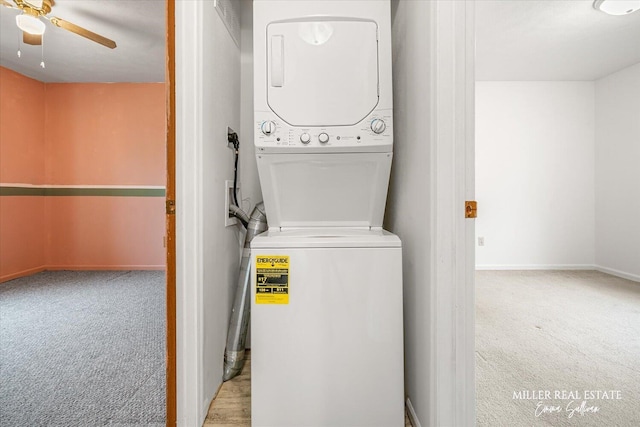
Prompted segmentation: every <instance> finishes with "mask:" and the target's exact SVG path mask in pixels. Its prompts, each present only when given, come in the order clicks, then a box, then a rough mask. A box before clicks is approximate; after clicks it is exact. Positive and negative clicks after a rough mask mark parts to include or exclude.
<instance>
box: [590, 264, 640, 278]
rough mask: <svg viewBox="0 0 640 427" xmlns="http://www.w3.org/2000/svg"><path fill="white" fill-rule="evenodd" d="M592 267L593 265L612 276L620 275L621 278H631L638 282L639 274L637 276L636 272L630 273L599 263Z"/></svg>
mask: <svg viewBox="0 0 640 427" xmlns="http://www.w3.org/2000/svg"><path fill="white" fill-rule="evenodd" d="M594 267H595V269H596V270H598V271H599V272H601V273H606V274H610V275H612V276H617V277H621V278H623V279H627V280H633V281H634V282H640V276H638V275H637V274H631V273H627V272H625V271H620V270H615V269H613V268H608V267H603V266H601V265H596V266H594Z"/></svg>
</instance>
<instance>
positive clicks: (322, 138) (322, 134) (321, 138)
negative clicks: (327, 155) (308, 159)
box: [318, 132, 329, 144]
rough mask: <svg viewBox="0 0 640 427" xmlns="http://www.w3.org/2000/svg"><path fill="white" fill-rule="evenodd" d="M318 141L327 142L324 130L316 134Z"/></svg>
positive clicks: (327, 138)
mask: <svg viewBox="0 0 640 427" xmlns="http://www.w3.org/2000/svg"><path fill="white" fill-rule="evenodd" d="M318 141H320V142H321V143H322V144H326V143H327V142H329V135H327V134H326V133H325V132H322V133H321V134H320V135H318Z"/></svg>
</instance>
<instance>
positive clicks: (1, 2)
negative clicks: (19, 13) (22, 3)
mask: <svg viewBox="0 0 640 427" xmlns="http://www.w3.org/2000/svg"><path fill="white" fill-rule="evenodd" d="M0 4H1V5H3V6H4V7H8V8H10V9H17V7H15V6H14V5H12V4H11V3H9V2H8V1H6V0H0Z"/></svg>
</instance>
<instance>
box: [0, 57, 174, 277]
mask: <svg viewBox="0 0 640 427" xmlns="http://www.w3.org/2000/svg"><path fill="white" fill-rule="evenodd" d="M0 87H1V88H2V96H1V98H2V116H1V117H2V134H1V136H2V139H1V140H0V149H1V151H0V153H1V154H2V156H1V166H2V167H1V169H2V179H1V180H0V181H1V182H2V183H4V184H6V183H32V184H47V185H52V186H56V185H75V186H92V185H121V186H122V185H126V186H164V184H165V128H166V127H165V85H164V83H144V84H139V83H47V84H43V83H40V82H36V81H34V80H31V79H28V78H26V77H24V76H21V75H19V74H17V73H14V72H13V71H10V70H7V69H4V68H1V67H0ZM25 87H27V88H28V90H27V89H25ZM9 88H11V89H9ZM38 88H39V90H36V89H38ZM5 94H6V95H5ZM27 95H29V96H28V97H27ZM33 104H36V105H37V106H38V110H37V112H36V111H35V109H34V108H33V107H32V105H33ZM16 110H17V111H26V110H28V111H29V112H30V114H31V115H32V120H31V123H28V122H27V123H25V121H26V119H25V116H24V115H22V116H18V119H16V118H15V114H13V115H12V116H11V117H12V118H11V125H10V126H5V122H7V119H5V118H8V117H9V115H8V113H7V114H5V111H16ZM34 123H35V124H36V126H34ZM25 128H27V129H28V130H29V135H30V136H29V141H28V143H27V142H25V139H26V136H25V133H24V129H25ZM29 153H31V154H29ZM0 203H1V204H2V206H1V210H0V225H1V226H2V229H1V230H0V231H1V233H2V235H1V236H0V241H1V242H0V243H1V245H0V249H1V250H2V253H0V281H3V280H7V279H8V278H11V277H14V276H16V275H21V272H27V273H28V272H30V271H32V270H33V269H36V270H37V269H38V268H39V269H61V268H64V269H94V268H96V269H100V268H104V269H136V268H164V247H163V244H162V239H163V236H164V198H162V197H116V196H1V197H0ZM37 212H40V213H39V215H40V216H37V215H36V213H37ZM20 230H22V231H20ZM26 237H28V238H29V239H32V240H29V241H28V243H26V242H25V238H26ZM27 254H30V255H31V256H29V257H27ZM14 258H15V259H14ZM27 258H28V259H27ZM18 261H19V262H18Z"/></svg>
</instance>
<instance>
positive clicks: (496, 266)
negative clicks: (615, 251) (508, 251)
mask: <svg viewBox="0 0 640 427" xmlns="http://www.w3.org/2000/svg"><path fill="white" fill-rule="evenodd" d="M595 269H596V267H595V266H594V265H593V264H489V265H476V270H478V271H480V270H595Z"/></svg>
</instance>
